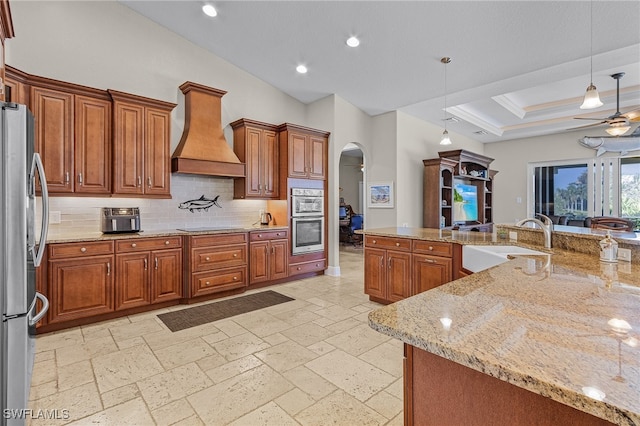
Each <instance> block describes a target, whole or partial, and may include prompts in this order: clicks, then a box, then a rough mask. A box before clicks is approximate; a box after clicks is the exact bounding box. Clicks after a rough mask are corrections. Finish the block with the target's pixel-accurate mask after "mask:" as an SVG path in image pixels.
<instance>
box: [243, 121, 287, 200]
mask: <svg viewBox="0 0 640 426" xmlns="http://www.w3.org/2000/svg"><path fill="white" fill-rule="evenodd" d="M231 127H232V128H233V150H234V152H235V154H236V155H237V156H238V159H239V160H240V162H242V163H245V164H246V167H247V176H246V177H244V178H236V179H235V180H234V187H233V197H234V198H241V199H242V198H260V199H271V198H275V199H277V198H279V197H280V190H279V177H280V174H279V167H280V164H279V145H278V136H277V126H274V125H272V124H267V123H261V122H259V121H253V120H248V119H245V118H242V119H240V120H237V121H234V122H233V123H231Z"/></svg>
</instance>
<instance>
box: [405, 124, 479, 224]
mask: <svg viewBox="0 0 640 426" xmlns="http://www.w3.org/2000/svg"><path fill="white" fill-rule="evenodd" d="M443 131H444V127H439V126H435V125H433V124H431V123H427V122H425V121H422V120H419V119H418V118H416V117H414V116H412V115H409V114H405V113H403V112H398V135H397V158H396V168H397V170H398V173H397V185H396V199H397V200H398V203H397V204H398V205H397V226H403V225H404V224H407V225H408V226H410V227H418V228H421V227H422V211H423V205H422V204H423V203H422V200H423V193H422V191H423V172H424V165H423V163H422V160H424V159H429V158H437V157H438V152H439V151H449V150H454V149H466V150H468V151H472V152H475V153H478V154H483V151H484V146H483V144H481V143H480V142H476V141H473V140H471V139H468V138H466V137H464V136H461V135H458V134H456V133H453V132H450V136H451V141H452V142H453V143H452V144H451V145H449V146H442V145H440V138H441V137H442V132H443Z"/></svg>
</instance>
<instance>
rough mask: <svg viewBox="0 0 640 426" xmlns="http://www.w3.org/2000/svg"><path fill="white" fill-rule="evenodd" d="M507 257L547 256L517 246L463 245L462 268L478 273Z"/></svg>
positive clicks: (505, 259) (503, 260)
mask: <svg viewBox="0 0 640 426" xmlns="http://www.w3.org/2000/svg"><path fill="white" fill-rule="evenodd" d="M509 255H512V256H518V255H528V256H549V254H548V253H545V252H542V251H537V250H531V249H528V248H524V247H518V246H491V245H487V246H485V245H476V246H474V245H464V246H462V266H463V267H464V268H465V269H468V270H469V271H471V272H480V271H484V270H485V269H488V268H491V267H493V266H496V265H499V264H501V263H504V262H506V261H507V260H509V258H508V256H509Z"/></svg>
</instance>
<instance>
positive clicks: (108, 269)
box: [107, 262, 111, 275]
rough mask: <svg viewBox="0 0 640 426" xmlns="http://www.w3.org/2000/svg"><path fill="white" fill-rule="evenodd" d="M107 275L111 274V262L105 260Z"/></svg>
mask: <svg viewBox="0 0 640 426" xmlns="http://www.w3.org/2000/svg"><path fill="white" fill-rule="evenodd" d="M107 275H111V262H107Z"/></svg>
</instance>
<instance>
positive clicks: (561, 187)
mask: <svg viewBox="0 0 640 426" xmlns="http://www.w3.org/2000/svg"><path fill="white" fill-rule="evenodd" d="M530 170H531V176H532V178H533V186H532V191H531V194H529V200H530V207H532V208H533V211H534V213H542V214H545V215H554V216H566V217H567V219H568V220H571V219H584V218H585V217H588V216H592V217H593V216H617V217H625V218H629V219H632V220H635V221H636V228H638V226H639V225H640V157H627V158H619V157H606V158H594V159H589V160H576V161H563V162H547V163H536V164H531V165H530Z"/></svg>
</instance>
